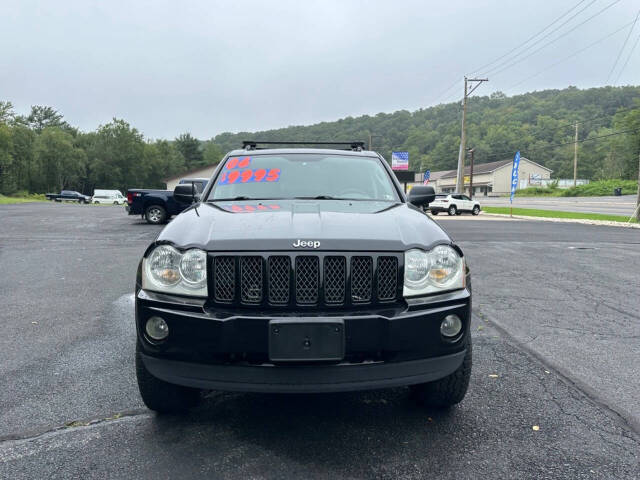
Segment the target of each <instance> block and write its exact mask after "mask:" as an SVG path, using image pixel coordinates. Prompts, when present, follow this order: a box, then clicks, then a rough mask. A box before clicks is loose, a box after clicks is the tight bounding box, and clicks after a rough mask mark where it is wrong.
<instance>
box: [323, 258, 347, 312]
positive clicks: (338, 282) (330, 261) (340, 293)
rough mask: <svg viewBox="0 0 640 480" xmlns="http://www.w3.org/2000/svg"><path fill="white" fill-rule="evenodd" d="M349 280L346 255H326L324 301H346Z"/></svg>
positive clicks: (333, 302)
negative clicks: (346, 287) (345, 295)
mask: <svg viewBox="0 0 640 480" xmlns="http://www.w3.org/2000/svg"><path fill="white" fill-rule="evenodd" d="M346 282H347V265H346V259H345V258H344V257H325V259H324V301H325V302H327V303H331V304H335V303H338V304H339V303H344V292H345V286H346Z"/></svg>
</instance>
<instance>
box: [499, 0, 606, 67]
mask: <svg viewBox="0 0 640 480" xmlns="http://www.w3.org/2000/svg"><path fill="white" fill-rule="evenodd" d="M596 1H597V0H592V1H591V2H589V3H588V4H587V5H586V6H585V7H583V8H581V9H580V10H578V11H577V12H576V13H574V14H573V15H571V16H570V17H569V18H567V19H566V20H565V21H564V22H562V23H561V24H560V25H558V26H557V27H556V28H554V29H553V30H551V31H550V32H549V33H547V34H546V35H545V36H543V37H542V38H539V39H538V40H536V41H535V42H533V43H532V44H531V45H529V46H528V47H527V48H525V49H524V50H522V51H521V52H519V53H517V54H516V55H514V56H513V57H512V58H510V59H507V60H506V61H504V62H501V63H500V64H498V65H496V66H495V67H492V68H491V69H490V70H489V71H488V72H487V74H489V73H491V72H492V71H494V70H496V69H498V68H501V67H502V66H504V65H505V64H507V63H509V62H511V61H513V60H515V59H516V58H518V56H520V55H522V54H524V53H526V52H527V51H528V50H530V49H531V48H533V47H535V46H536V45H538V44H539V43H540V42H542V41H543V40H545V39H547V38H549V37H550V36H551V35H553V34H554V33H555V32H557V31H558V30H560V29H561V28H562V27H564V26H565V25H566V24H567V23H569V22H570V21H571V20H573V19H574V18H576V17H577V16H578V15H580V14H581V13H582V12H584V11H585V10H586V9H587V8H589V7H590V6H591V5H593V4H594V3H595V2H596ZM558 38H560V37H558ZM556 40H557V39H556ZM554 41H555V40H552V41H551V42H550V43H553V42H554Z"/></svg>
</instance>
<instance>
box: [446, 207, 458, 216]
mask: <svg viewBox="0 0 640 480" xmlns="http://www.w3.org/2000/svg"><path fill="white" fill-rule="evenodd" d="M457 211H458V209H457V208H456V206H455V205H451V206H450V207H449V210H447V213H448V214H449V216H450V217H453V216H454V215H455V214H456V212H457Z"/></svg>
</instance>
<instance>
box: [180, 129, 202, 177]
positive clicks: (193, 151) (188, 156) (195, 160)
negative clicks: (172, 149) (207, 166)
mask: <svg viewBox="0 0 640 480" xmlns="http://www.w3.org/2000/svg"><path fill="white" fill-rule="evenodd" d="M175 143H176V148H177V149H178V151H179V152H180V153H181V154H182V156H183V157H184V163H185V166H186V167H187V168H188V169H192V168H196V167H200V166H202V165H203V164H204V162H203V155H202V150H201V148H200V140H198V139H197V138H194V137H192V136H191V134H190V133H188V132H187V133H183V134H182V135H180V136H179V137H178V138H176V140H175Z"/></svg>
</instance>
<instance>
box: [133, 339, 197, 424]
mask: <svg viewBox="0 0 640 480" xmlns="http://www.w3.org/2000/svg"><path fill="white" fill-rule="evenodd" d="M136 377H137V379H138V389H139V390H140V396H141V397H142V401H143V402H144V404H145V405H146V406H147V408H149V409H150V410H153V411H155V412H158V413H177V412H184V411H186V410H188V409H190V408H193V407H195V406H196V405H197V404H198V403H199V402H200V390H198V389H197V388H189V387H183V386H181V385H174V384H172V383H167V382H165V381H163V380H160V379H159V378H156V377H154V376H153V375H151V373H150V372H149V370H147V367H145V366H144V361H143V360H142V356H141V354H140V348H139V346H138V345H136Z"/></svg>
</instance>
